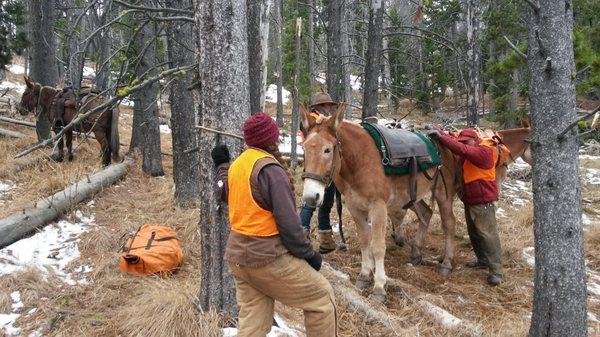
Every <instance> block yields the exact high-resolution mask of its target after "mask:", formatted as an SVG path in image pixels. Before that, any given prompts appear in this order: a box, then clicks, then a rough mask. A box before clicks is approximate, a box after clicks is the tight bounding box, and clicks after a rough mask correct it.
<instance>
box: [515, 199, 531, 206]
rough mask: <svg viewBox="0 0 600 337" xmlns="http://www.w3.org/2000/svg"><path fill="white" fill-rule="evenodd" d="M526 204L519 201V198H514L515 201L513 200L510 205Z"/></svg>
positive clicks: (523, 201) (521, 200)
mask: <svg viewBox="0 0 600 337" xmlns="http://www.w3.org/2000/svg"><path fill="white" fill-rule="evenodd" d="M526 203H527V201H525V200H523V199H521V198H515V200H513V202H512V204H513V205H516V206H523V205H525V204H526Z"/></svg>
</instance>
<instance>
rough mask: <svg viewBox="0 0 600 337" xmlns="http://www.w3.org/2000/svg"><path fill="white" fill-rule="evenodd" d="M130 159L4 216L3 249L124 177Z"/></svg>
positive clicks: (0, 243)
mask: <svg viewBox="0 0 600 337" xmlns="http://www.w3.org/2000/svg"><path fill="white" fill-rule="evenodd" d="M131 163H133V158H129V157H128V158H126V159H125V161H124V162H122V163H119V164H114V165H111V166H109V167H107V168H105V169H104V170H102V171H100V172H98V173H95V174H92V175H90V176H87V177H86V178H84V179H82V180H80V181H78V182H76V183H75V184H73V185H71V186H69V187H67V188H65V189H64V190H62V191H60V192H58V193H56V194H54V195H52V196H50V197H46V198H43V199H41V200H40V201H38V202H36V203H35V205H34V206H33V207H30V208H27V209H24V210H23V211H21V212H18V213H15V214H13V215H11V216H9V217H7V218H4V219H1V220H0V249H2V248H4V247H6V246H8V245H11V244H13V243H14V242H17V241H19V240H20V239H22V238H24V237H26V236H28V235H29V234H31V233H33V232H35V231H36V230H37V229H39V228H41V227H44V226H45V225H47V224H48V223H49V222H51V221H53V220H55V219H56V218H58V217H59V216H60V215H61V214H63V213H64V212H66V211H67V210H69V209H70V208H71V207H73V206H74V205H76V204H78V203H80V202H82V201H84V200H86V199H89V198H90V197H92V196H93V195H94V194H96V193H98V192H99V191H101V190H102V189H103V188H106V187H109V186H110V185H112V184H114V183H116V182H117V181H119V180H121V179H122V178H123V177H124V176H125V174H126V173H127V168H128V166H129V165H130V164H131Z"/></svg>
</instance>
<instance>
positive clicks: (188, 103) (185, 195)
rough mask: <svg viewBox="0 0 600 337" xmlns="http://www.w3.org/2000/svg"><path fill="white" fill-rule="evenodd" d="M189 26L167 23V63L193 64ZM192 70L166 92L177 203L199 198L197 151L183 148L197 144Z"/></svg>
mask: <svg viewBox="0 0 600 337" xmlns="http://www.w3.org/2000/svg"><path fill="white" fill-rule="evenodd" d="M166 5H167V7H169V8H179V9H188V8H190V7H191V5H192V1H191V0H169V1H168V2H167V3H166ZM192 28H193V26H192V25H191V24H190V23H185V22H182V21H175V22H172V23H171V24H170V25H169V26H168V27H167V36H168V41H167V43H168V48H167V54H168V57H169V63H170V64H169V66H170V67H171V68H173V67H177V66H186V65H190V64H193V63H194V61H195V55H194V50H193V48H194V47H193V46H190V45H188V44H189V43H191V42H192V41H193V33H192ZM192 75H193V74H192V73H190V72H187V73H186V74H185V75H182V76H181V77H179V78H178V79H177V80H175V81H173V83H172V84H171V88H170V93H169V101H170V102H171V130H172V133H171V136H172V139H173V182H174V185H175V201H176V202H177V204H178V205H180V206H186V205H187V206H191V205H193V204H195V203H196V202H197V201H198V200H199V198H200V184H199V181H200V171H199V169H198V160H199V157H198V153H196V152H189V153H185V151H186V150H187V149H191V148H195V147H196V146H198V140H197V132H196V130H195V128H194V126H195V125H196V109H195V108H194V100H193V98H192V95H191V93H190V92H189V89H188V88H189V87H190V86H191V84H192V81H193V79H192V78H193V76H192Z"/></svg>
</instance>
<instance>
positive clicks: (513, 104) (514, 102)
mask: <svg viewBox="0 0 600 337" xmlns="http://www.w3.org/2000/svg"><path fill="white" fill-rule="evenodd" d="M519 83H520V78H519V69H513V74H512V85H511V87H510V97H509V99H508V110H510V111H516V110H517V109H519Z"/></svg>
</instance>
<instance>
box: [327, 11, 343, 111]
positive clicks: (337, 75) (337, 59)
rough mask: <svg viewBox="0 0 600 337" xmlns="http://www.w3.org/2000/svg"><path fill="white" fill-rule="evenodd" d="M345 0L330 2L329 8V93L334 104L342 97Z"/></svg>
mask: <svg viewBox="0 0 600 337" xmlns="http://www.w3.org/2000/svg"><path fill="white" fill-rule="evenodd" d="M343 1H344V0H330V1H329V5H328V6H327V15H328V20H329V23H328V26H327V79H326V82H327V91H328V92H329V95H330V96H331V99H332V100H333V101H334V102H339V100H340V97H341V88H342V85H341V82H342V54H341V53H342V17H343V16H342V9H343Z"/></svg>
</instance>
